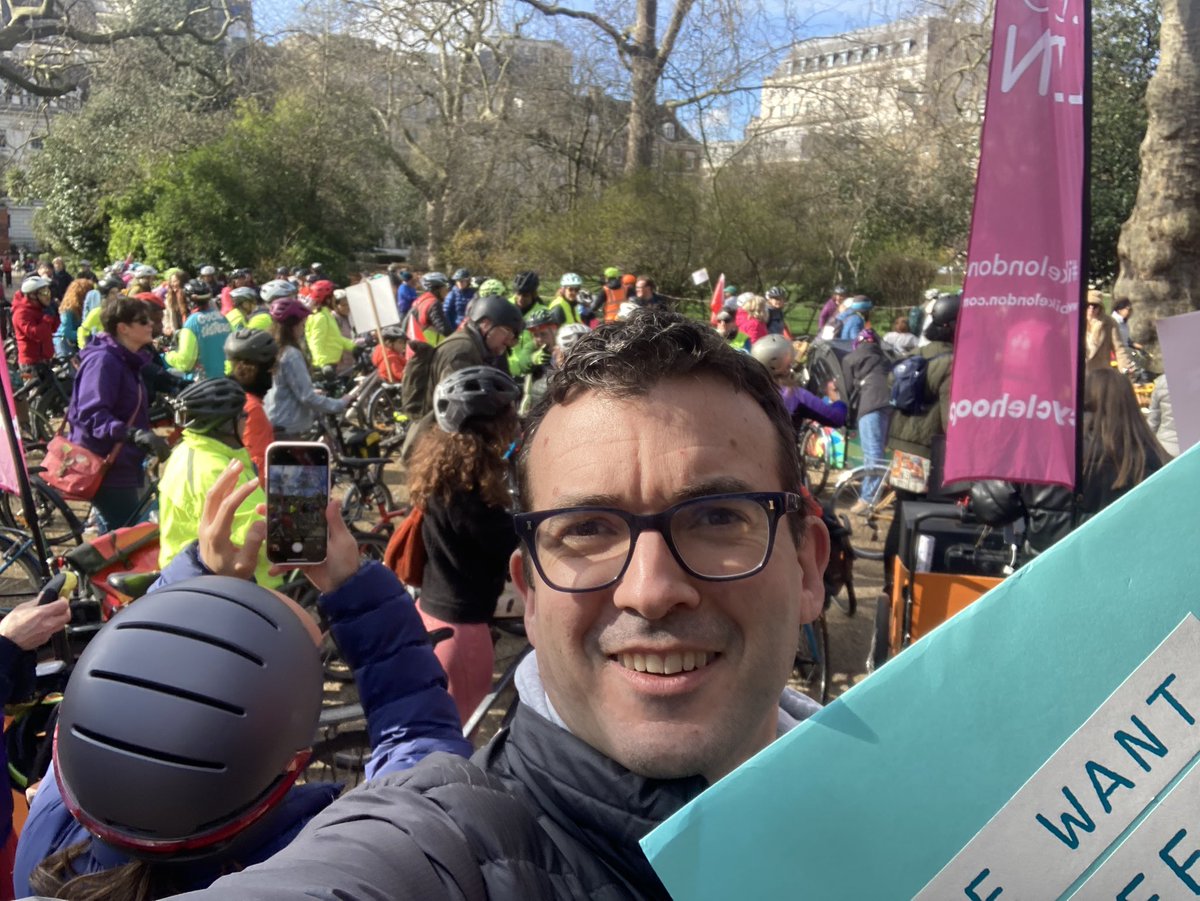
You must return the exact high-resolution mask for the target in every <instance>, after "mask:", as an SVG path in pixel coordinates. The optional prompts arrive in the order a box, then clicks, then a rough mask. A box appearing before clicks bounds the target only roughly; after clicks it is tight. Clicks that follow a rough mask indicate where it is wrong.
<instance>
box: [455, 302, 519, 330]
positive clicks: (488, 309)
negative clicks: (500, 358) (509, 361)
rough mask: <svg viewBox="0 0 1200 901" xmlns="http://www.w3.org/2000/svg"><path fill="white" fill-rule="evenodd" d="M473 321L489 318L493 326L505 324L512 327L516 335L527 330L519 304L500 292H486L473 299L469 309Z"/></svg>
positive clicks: (506, 326) (477, 321)
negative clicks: (502, 295)
mask: <svg viewBox="0 0 1200 901" xmlns="http://www.w3.org/2000/svg"><path fill="white" fill-rule="evenodd" d="M468 315H469V316H470V317H471V321H472V322H475V323H479V322H482V321H483V320H485V319H486V320H488V321H489V322H491V324H492V325H493V327H496V326H504V327H505V328H509V329H512V332H513V334H514V335H520V334H521V332H523V331H525V317H524V316H522V315H521V311H520V310H519V309H518V308H517V305H516V304H515V303H513V302H511V301H510V300H509V299H508V298H506V297H501V296H500V295H499V294H484V295H482V296H481V297H476V298H475V299H474V300H473V301H471V308H470V310H469V311H468Z"/></svg>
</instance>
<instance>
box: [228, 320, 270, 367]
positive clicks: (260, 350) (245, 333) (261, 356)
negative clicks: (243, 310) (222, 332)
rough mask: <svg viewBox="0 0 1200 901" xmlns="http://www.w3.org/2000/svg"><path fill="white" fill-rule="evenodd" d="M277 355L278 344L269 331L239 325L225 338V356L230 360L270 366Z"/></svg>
mask: <svg viewBox="0 0 1200 901" xmlns="http://www.w3.org/2000/svg"><path fill="white" fill-rule="evenodd" d="M278 355H279V345H278V344H276V343H275V339H274V338H272V337H271V333H270V332H264V331H260V330H259V329H256V328H245V327H241V328H237V329H234V330H233V331H232V332H230V333H229V337H228V338H226V339H225V356H227V357H228V358H229V359H231V360H245V361H246V362H247V363H257V364H259V365H260V366H270V365H271V364H273V363H274V362H275V358H276V357H277V356H278Z"/></svg>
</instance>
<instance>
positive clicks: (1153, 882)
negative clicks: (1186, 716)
mask: <svg viewBox="0 0 1200 901" xmlns="http://www.w3.org/2000/svg"><path fill="white" fill-rule="evenodd" d="M1198 811H1200V767H1195V766H1194V767H1192V768H1191V770H1189V771H1188V773H1187V775H1186V776H1184V777H1183V778H1182V779H1180V780H1179V782H1178V783H1177V784H1176V785H1175V786H1174V787H1173V788H1172V789H1171V793H1170V794H1168V795H1167V796H1166V798H1164V799H1163V800H1162V801H1160V802H1159V803H1158V806H1157V807H1155V808H1154V810H1152V811H1150V815H1149V816H1148V817H1146V819H1145V820H1143V821H1142V822H1141V823H1139V824H1138V827H1137V829H1136V830H1134V831H1133V832H1132V833H1131V834H1130V835H1129V837H1128V838H1127V839H1125V841H1123V842H1122V843H1121V845H1120V847H1118V848H1117V850H1116V851H1114V852H1113V853H1112V855H1110V856H1109V858H1108V860H1106V861H1104V863H1103V864H1101V865H1100V867H1099V868H1098V869H1097V870H1096V872H1095V873H1093V874H1092V875H1091V877H1090V878H1089V879H1088V881H1087V882H1085V883H1084V884H1083V886H1082V887H1081V888H1080V889H1079V891H1078V892H1076V893H1075V895H1074V896H1073V897H1076V898H1080V899H1083V898H1116V899H1128V901H1134V899H1136V901H1142V899H1147V901H1148V899H1150V898H1158V899H1159V901H1177V899H1178V901H1184V899H1188V901H1195V898H1196V896H1197V895H1198V894H1200V822H1198V821H1197V819H1196V814H1197V812H1198Z"/></svg>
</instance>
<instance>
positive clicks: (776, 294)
mask: <svg viewBox="0 0 1200 901" xmlns="http://www.w3.org/2000/svg"><path fill="white" fill-rule="evenodd" d="M767 300H787V291H784V290H783V288H781V287H779V285H775V286H774V287H771V288H768V289H767Z"/></svg>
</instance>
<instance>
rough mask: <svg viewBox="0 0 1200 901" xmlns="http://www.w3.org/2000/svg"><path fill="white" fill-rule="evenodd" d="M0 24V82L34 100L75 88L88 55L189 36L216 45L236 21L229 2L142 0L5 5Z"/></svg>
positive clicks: (53, 0) (49, 0) (44, 0)
mask: <svg viewBox="0 0 1200 901" xmlns="http://www.w3.org/2000/svg"><path fill="white" fill-rule="evenodd" d="M5 10H6V12H8V11H9V10H11V14H10V15H9V16H8V17H7V20H6V21H5V22H4V24H3V25H0V51H2V55H0V80H3V81H7V82H9V83H10V84H13V85H16V86H17V87H19V88H21V89H23V90H25V91H28V92H29V93H30V94H34V95H36V96H38V97H61V96H63V95H65V94H69V93H71V92H72V91H74V90H75V89H76V88H78V87H79V85H80V83H81V82H82V80H83V79H84V78H85V77H86V75H87V72H88V66H89V62H90V60H91V54H92V52H93V51H96V50H100V49H102V48H109V47H112V46H113V45H114V44H121V43H123V42H125V41H129V40H131V39H136V38H170V37H182V36H186V37H190V38H193V39H195V40H197V41H200V42H203V43H207V44H216V43H218V42H220V41H222V40H224V39H225V37H226V36H227V35H228V33H229V29H230V27H231V26H232V25H233V24H234V23H235V22H237V21H238V14H237V13H236V12H235V10H234V9H233V7H232V0H212V2H210V3H206V4H205V3H185V2H173V0H143V2H138V3H133V4H130V5H128V6H127V7H125V8H119V7H118V5H117V4H106V5H105V7H104V11H103V12H99V11H97V9H96V8H95V7H93V6H92V5H91V4H88V3H72V2H66V3H64V2H60V0H42V2H40V3H36V4H27V5H17V4H16V3H13V4H11V6H10V4H8V3H6V4H5Z"/></svg>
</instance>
